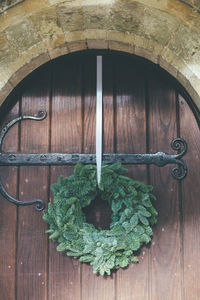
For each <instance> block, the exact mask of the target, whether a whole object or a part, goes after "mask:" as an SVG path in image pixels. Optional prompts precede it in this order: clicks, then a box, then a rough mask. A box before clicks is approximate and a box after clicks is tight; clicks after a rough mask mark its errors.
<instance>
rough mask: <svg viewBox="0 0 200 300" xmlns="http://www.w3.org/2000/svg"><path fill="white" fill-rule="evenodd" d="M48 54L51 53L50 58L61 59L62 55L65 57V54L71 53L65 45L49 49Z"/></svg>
mask: <svg viewBox="0 0 200 300" xmlns="http://www.w3.org/2000/svg"><path fill="white" fill-rule="evenodd" d="M48 53H49V56H50V58H51V59H54V58H56V57H59V56H62V55H65V54H67V53H69V50H68V48H67V44H66V43H64V44H63V45H61V46H59V47H57V48H54V49H49V50H48Z"/></svg>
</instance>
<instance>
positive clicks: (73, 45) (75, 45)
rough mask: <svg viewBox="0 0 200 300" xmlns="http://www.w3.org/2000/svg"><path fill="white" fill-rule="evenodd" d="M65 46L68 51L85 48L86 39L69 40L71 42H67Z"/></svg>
mask: <svg viewBox="0 0 200 300" xmlns="http://www.w3.org/2000/svg"><path fill="white" fill-rule="evenodd" d="M67 48H68V50H69V52H76V51H81V50H86V49H87V43H86V41H77V42H71V43H68V44H67Z"/></svg>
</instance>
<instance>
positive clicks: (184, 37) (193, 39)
mask: <svg viewBox="0 0 200 300" xmlns="http://www.w3.org/2000/svg"><path fill="white" fill-rule="evenodd" d="M168 48H169V49H170V50H171V51H173V52H174V53H175V54H176V55H177V56H179V57H181V58H182V59H183V60H185V61H187V60H188V59H190V58H191V56H193V55H194V54H195V53H196V52H199V51H200V31H199V32H197V31H196V30H194V29H192V28H190V27H188V26H185V25H182V26H180V28H179V29H178V30H177V31H176V32H175V34H174V35H173V38H172V39H171V41H170V43H169V45H168Z"/></svg>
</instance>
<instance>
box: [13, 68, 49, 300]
mask: <svg viewBox="0 0 200 300" xmlns="http://www.w3.org/2000/svg"><path fill="white" fill-rule="evenodd" d="M48 71H49V70H48V69H42V70H41V72H40V73H37V72H36V73H35V74H34V76H33V77H32V78H31V81H30V85H29V84H28V82H27V86H26V90H25V91H24V93H23V96H22V107H21V113H22V115H34V114H35V113H37V111H38V110H42V109H45V110H46V111H47V113H49V89H50V77H49V72H48ZM48 141H49V117H47V119H45V120H43V121H40V122H36V121H23V122H22V124H21V145H20V146H21V149H20V150H21V151H22V152H23V153H29V152H33V153H34V152H41V151H45V152H46V151H48ZM47 177H48V167H35V166H34V167H28V166H27V167H21V168H20V178H19V180H20V186H19V197H20V199H21V200H22V201H23V200H31V199H37V198H39V199H43V200H45V202H46V203H47V196H48V191H47V188H48V182H47ZM18 221H19V224H18V251H17V299H18V300H26V299H30V300H34V299H37V300H45V299H47V235H46V234H45V230H46V228H47V226H46V224H45V223H44V221H43V220H42V213H38V212H37V211H36V210H35V209H34V207H32V206H28V207H20V208H19V218H18Z"/></svg>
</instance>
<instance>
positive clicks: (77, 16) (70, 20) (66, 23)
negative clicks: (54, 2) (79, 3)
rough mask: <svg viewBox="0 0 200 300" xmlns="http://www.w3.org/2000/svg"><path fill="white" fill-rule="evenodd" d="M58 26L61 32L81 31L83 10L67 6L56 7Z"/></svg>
mask: <svg viewBox="0 0 200 300" xmlns="http://www.w3.org/2000/svg"><path fill="white" fill-rule="evenodd" d="M56 11H57V16H58V25H59V26H61V28H62V30H63V32H68V31H77V30H83V23H84V22H83V9H82V7H75V8H73V7H72V8H70V7H68V6H62V5H61V6H58V7H57V9H56Z"/></svg>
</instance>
